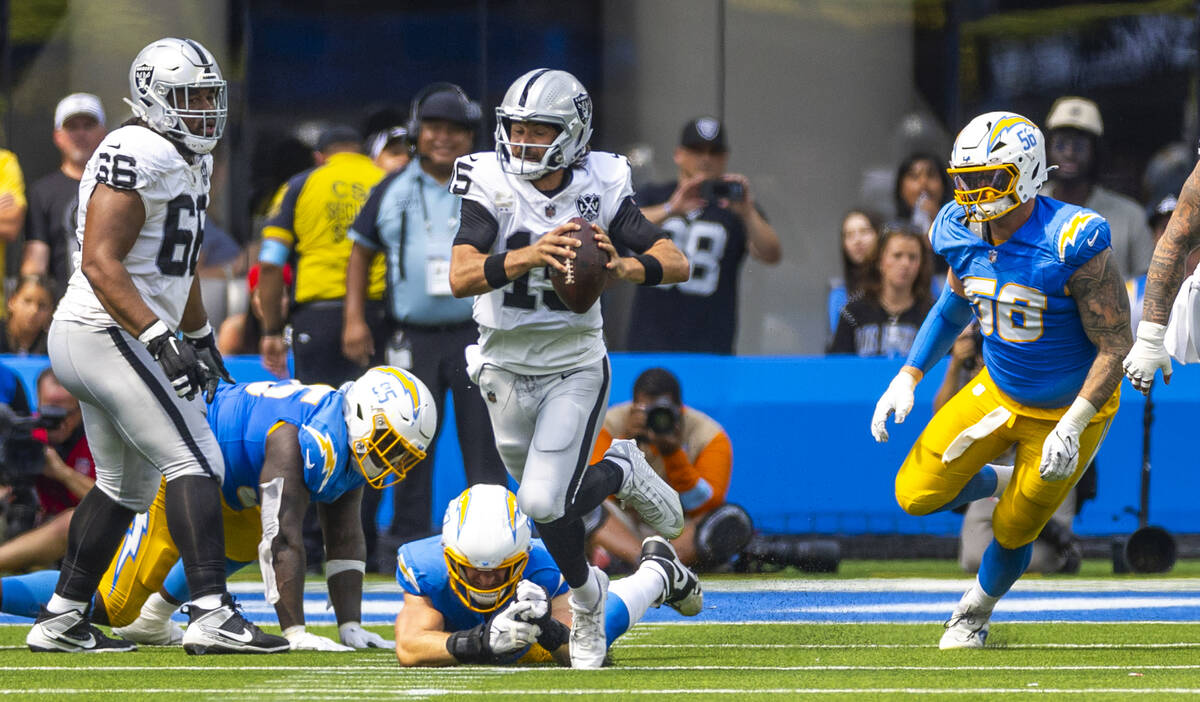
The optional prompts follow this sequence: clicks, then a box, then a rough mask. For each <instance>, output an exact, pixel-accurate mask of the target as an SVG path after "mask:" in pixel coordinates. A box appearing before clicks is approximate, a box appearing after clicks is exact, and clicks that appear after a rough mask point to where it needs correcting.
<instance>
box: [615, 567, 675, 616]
mask: <svg viewBox="0 0 1200 702" xmlns="http://www.w3.org/2000/svg"><path fill="white" fill-rule="evenodd" d="M665 577H666V576H664V575H663V572H662V567H661V566H659V565H657V564H656V563H654V562H653V561H648V562H646V563H643V564H642V566H641V567H640V568H638V569H637V570H636V571H634V572H633V574H632V575H627V576H625V577H624V578H621V579H620V580H617V581H615V582H613V584H612V585H609V586H608V591H609V592H611V593H613V594H614V595H616V596H617V597H620V598H621V601H622V602H624V603H625V608H626V609H628V610H629V626H633V625H634V624H635V623H637V622H638V621H640V620H641V618H642V617H644V616H646V610H647V609H648V608H649V607H650V605H652V604H656V603H658V601H659V599H660V598H661V597H662V596H663V594H664V593H665V592H666V591H667V584H666V580H665Z"/></svg>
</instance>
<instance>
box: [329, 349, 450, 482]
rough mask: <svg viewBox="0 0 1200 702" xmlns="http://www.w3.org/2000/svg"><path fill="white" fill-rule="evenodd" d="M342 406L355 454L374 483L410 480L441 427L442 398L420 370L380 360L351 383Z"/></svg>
mask: <svg viewBox="0 0 1200 702" xmlns="http://www.w3.org/2000/svg"><path fill="white" fill-rule="evenodd" d="M342 412H343V414H344V415H345V418H346V429H347V431H348V432H349V435H350V437H349V438H350V455H351V456H353V457H354V461H355V463H357V464H358V469H359V470H360V471H362V474H363V475H364V476H365V477H366V479H367V483H368V484H369V485H371V487H375V488H385V487H387V486H389V485H393V484H395V483H398V482H400V481H401V480H404V477H405V475H406V474H407V473H408V471H409V469H410V468H412V467H413V466H415V465H416V464H417V463H419V462H420V461H421V460H423V459H424V458H425V452H426V451H428V450H429V445H430V443H432V442H433V435H434V432H435V431H437V403H435V402H434V400H433V394H432V393H430V392H429V388H427V387H425V383H422V382H421V380H420V379H419V378H417V376H415V375H413V374H412V373H409V372H408V371H406V370H403V369H400V368H393V367H392V366H376V367H374V368H372V369H371V370H369V371H367V372H366V373H364V374H363V375H362V377H360V378H359V379H358V380H355V381H354V382H352V383H349V387H348V388H347V389H346V393H345V399H344V400H343V401H342Z"/></svg>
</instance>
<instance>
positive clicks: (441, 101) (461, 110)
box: [416, 89, 479, 131]
mask: <svg viewBox="0 0 1200 702" xmlns="http://www.w3.org/2000/svg"><path fill="white" fill-rule="evenodd" d="M416 118H417V120H419V121H421V122H424V121H425V120H427V119H443V120H446V121H447V122H453V123H455V124H458V125H462V126H463V127H466V128H467V129H470V130H472V131H474V130H475V128H476V127H477V126H478V125H477V124H476V122H478V121H479V115H478V110H477V109H475V108H474V107H473V106H472V105H471V102H470V100H468V99H466V97H465V96H464V95H463V94H462V93H460V92H458V91H456V90H451V89H446V90H438V91H437V92H434V93H431V94H430V95H429V96H428V97H425V98H421V100H420V101H419V102H418V103H417V111H416Z"/></svg>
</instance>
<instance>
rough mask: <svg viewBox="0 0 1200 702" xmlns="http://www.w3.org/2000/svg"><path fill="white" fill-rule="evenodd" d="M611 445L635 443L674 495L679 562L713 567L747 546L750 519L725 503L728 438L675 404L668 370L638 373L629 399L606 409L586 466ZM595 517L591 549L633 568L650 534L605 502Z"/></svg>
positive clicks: (676, 391)
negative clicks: (678, 510)
mask: <svg viewBox="0 0 1200 702" xmlns="http://www.w3.org/2000/svg"><path fill="white" fill-rule="evenodd" d="M614 439H634V440H636V441H637V443H638V447H639V448H640V449H642V451H643V452H644V453H645V454H646V460H647V461H649V462H650V465H651V466H653V467H654V470H655V471H656V472H657V473H658V474H660V475H662V476H663V477H664V478H665V479H666V481H667V483H668V484H669V485H670V486H671V487H672V488H674V489H675V491H676V492H678V493H679V500H680V502H681V503H682V505H683V511H684V516H685V521H684V527H683V533H682V534H680V535H679V537H678V538H676V539H675V540H674V541H672V542H671V543H672V545H673V546H674V547H675V551H676V552H677V553H678V554H679V559H680V560H681V561H683V562H684V563H685V564H688V565H695V566H698V567H708V568H712V567H717V566H720V565H723V564H724V563H726V562H727V561H728V560H729V559H730V558H732V557H733V556H734V555H735V554H737V553H738V552H739V551H741V550H742V548H743V547H744V546H745V545H746V544H747V543H748V542H749V541H750V536H751V534H752V531H753V528H752V525H751V522H750V517H749V516H748V515H747V514H746V512H745V511H744V510H743V509H742V508H741V507H738V506H737V505H734V504H731V503H728V502H726V501H725V493H726V492H727V491H728V490H729V480H730V476H731V475H732V473H733V446H732V444H731V443H730V441H729V435H728V434H726V433H725V429H724V428H722V427H721V425H720V424H718V423H717V422H716V420H714V419H713V418H712V417H709V416H708V415H706V414H704V413H703V412H701V411H699V410H697V409H694V408H692V407H688V406H686V405H684V404H683V391H682V388H681V387H680V385H679V379H678V378H676V377H675V375H674V374H673V373H671V371H669V370H667V369H665V368H651V369H649V370H646V371H643V372H642V373H641V375H639V376H638V377H637V380H635V381H634V383H633V401H632V402H625V403H622V404H619V405H615V406H613V407H611V408H610V409H609V410H608V413H607V414H606V415H605V417H604V426H603V427H602V428H601V429H600V435H599V437H598V438H597V440H596V445H595V447H594V449H593V450H592V462H593V463H594V462H596V461H599V460H600V459H601V458H603V456H604V452H605V451H607V450H608V447H609V446H610V445H611V444H612V442H613V440H614ZM597 512H598V514H593V516H592V518H591V519H589V520H587V521H588V526H589V527H590V531H591V538H590V541H591V545H592V546H593V547H596V546H599V547H602V548H603V549H604V550H605V551H606V552H607V553H608V554H609V555H611V556H615V557H617V558H619V559H621V560H622V561H624V563H625V564H627V565H629V566H636V565H637V562H638V557H639V554H640V553H641V548H642V539H643V538H644V537H645V536H647V535H649V534H650V533H652V532H651V531H650V530H649V529H648V528H643V527H642V525H641V523H640V522H639V521H638V518H637V515H636V514H632V513H628V512H625V511H622V510H620V509H619V508H618V507H617V506H616V504H615V503H614V502H613V501H612V500H611V499H610V500H609V501H608V502H606V503H605V504H603V505H601V506H600V507H599V508H598V510H597ZM643 532H644V533H643Z"/></svg>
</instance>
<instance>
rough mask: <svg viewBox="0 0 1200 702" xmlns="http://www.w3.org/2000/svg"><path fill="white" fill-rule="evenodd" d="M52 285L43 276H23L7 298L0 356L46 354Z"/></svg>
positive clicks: (52, 299) (51, 306) (51, 305)
mask: <svg viewBox="0 0 1200 702" xmlns="http://www.w3.org/2000/svg"><path fill="white" fill-rule="evenodd" d="M52 288H53V284H52V283H51V282H50V280H49V279H47V278H46V277H45V276H42V275H22V276H21V280H20V281H18V282H17V287H16V289H15V290H14V291H13V294H12V297H10V298H9V299H8V305H7V308H8V318H7V319H5V320H4V333H3V334H0V353H12V354H20V355H22V356H27V355H30V354H33V355H36V356H45V355H46V334H47V332H49V331H50V315H52V314H53V313H54V292H53V290H52Z"/></svg>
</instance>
